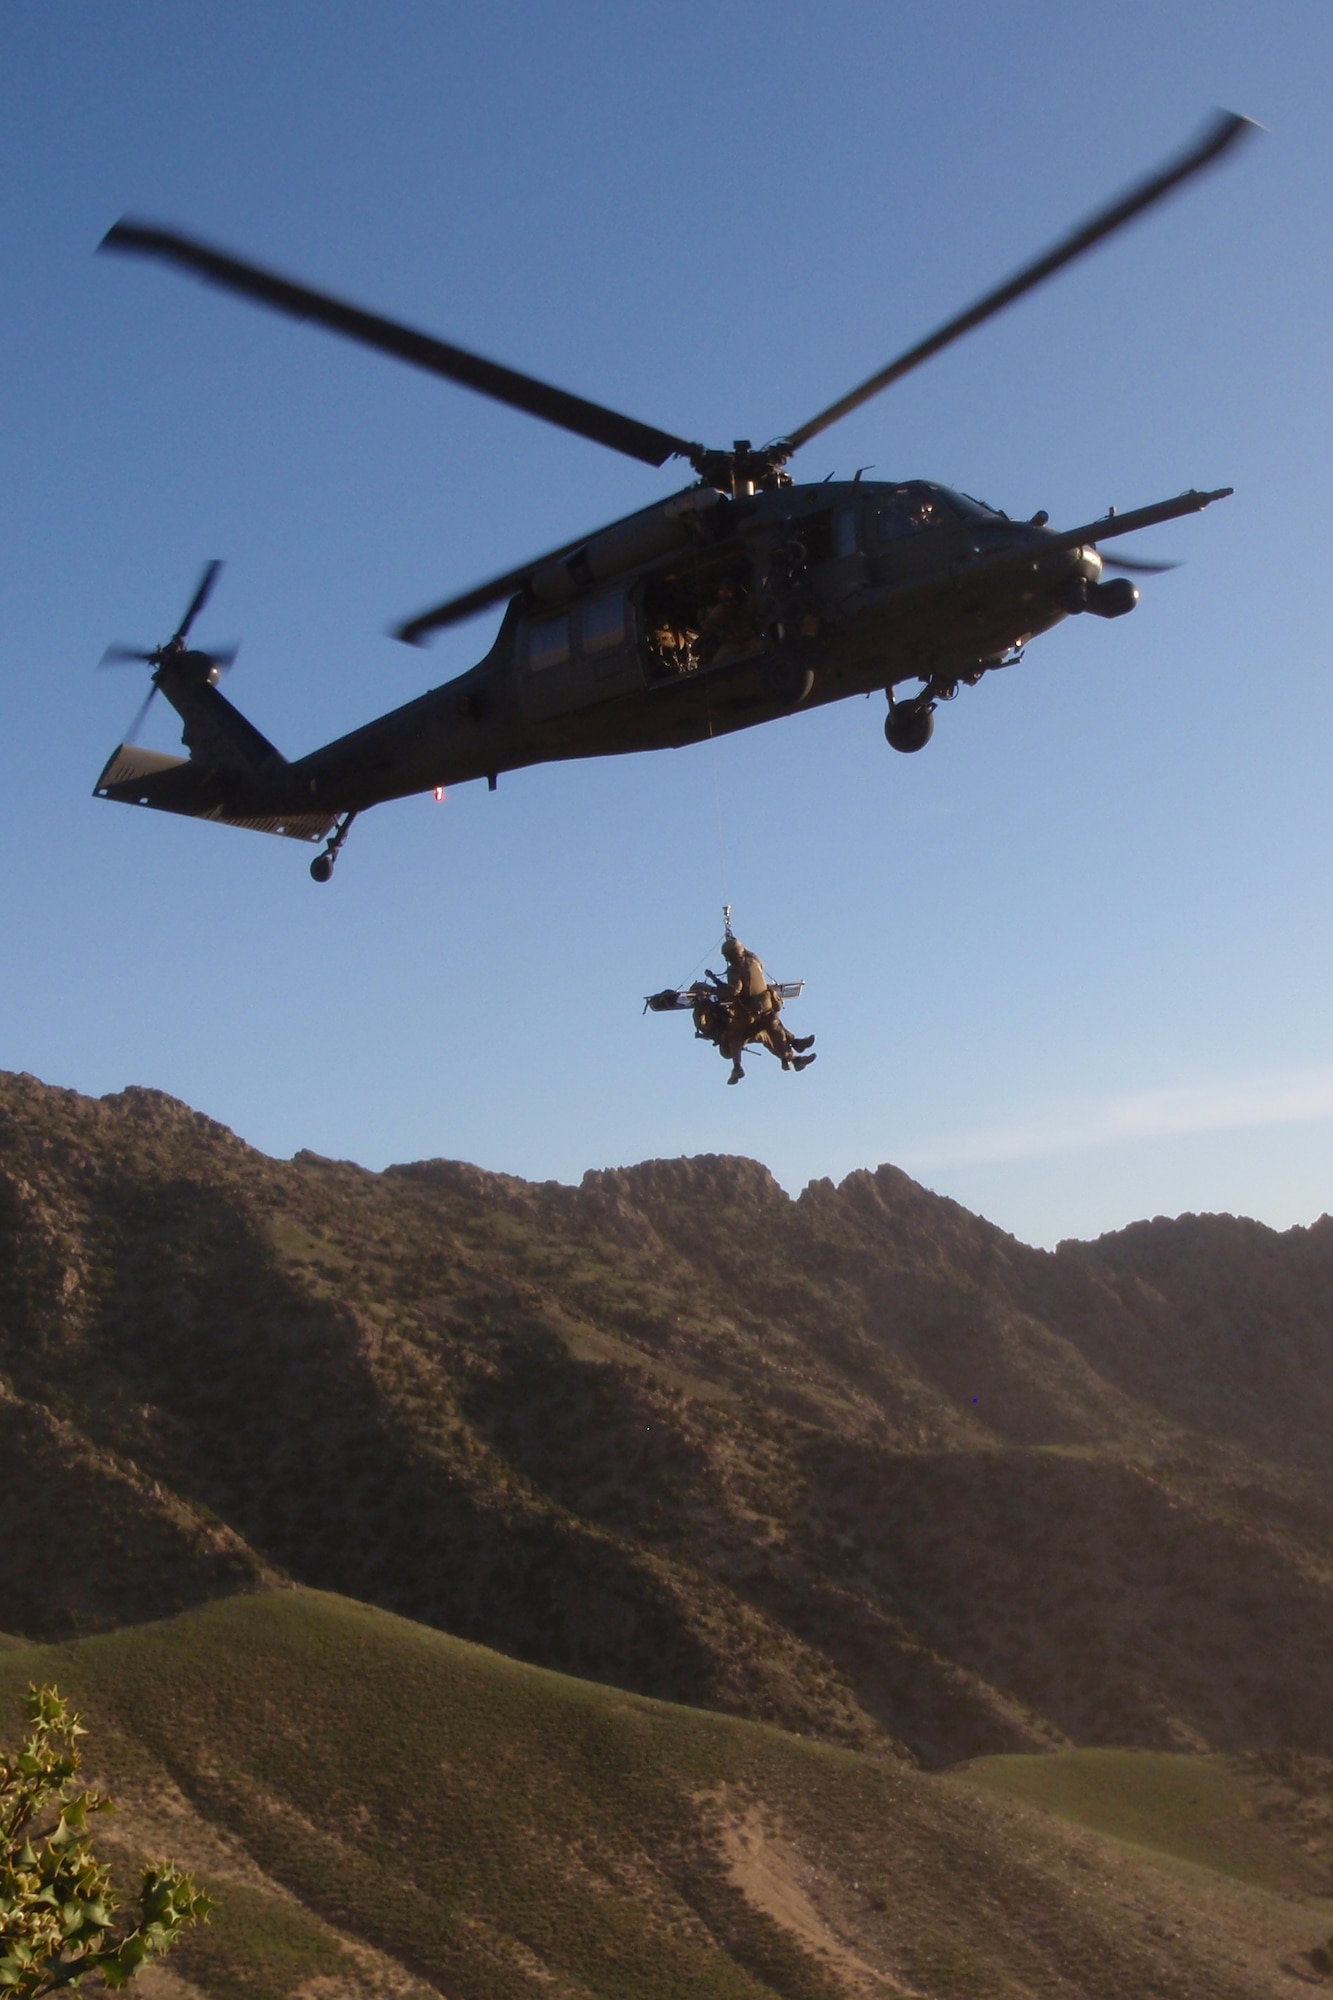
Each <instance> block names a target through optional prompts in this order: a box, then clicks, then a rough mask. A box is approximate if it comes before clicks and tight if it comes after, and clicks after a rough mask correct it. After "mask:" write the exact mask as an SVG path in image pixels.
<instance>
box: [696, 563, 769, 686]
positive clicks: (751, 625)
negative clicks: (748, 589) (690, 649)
mask: <svg viewBox="0 0 1333 2000" xmlns="http://www.w3.org/2000/svg"><path fill="white" fill-rule="evenodd" d="M755 636H756V632H755V622H754V611H753V609H752V607H751V604H750V600H749V598H748V597H747V596H746V594H745V591H744V590H743V589H742V588H741V586H740V584H739V583H736V582H735V581H734V580H732V579H730V578H728V579H727V580H726V581H725V582H723V583H720V584H719V585H718V587H717V596H716V597H715V598H714V599H713V602H712V603H711V604H710V605H709V607H708V609H707V611H705V613H704V615H703V618H702V620H701V621H700V629H699V662H700V665H701V666H705V667H708V666H713V665H715V664H717V663H719V662H721V663H725V662H726V661H727V660H734V659H736V658H737V657H738V656H739V655H740V654H741V653H743V652H744V651H745V649H746V647H747V646H749V645H750V644H751V642H752V641H753V639H754V638H755Z"/></svg>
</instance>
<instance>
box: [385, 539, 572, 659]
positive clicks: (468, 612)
mask: <svg viewBox="0 0 1333 2000" xmlns="http://www.w3.org/2000/svg"><path fill="white" fill-rule="evenodd" d="M588 540H589V537H588V536H587V535H580V536H579V538H578V540H577V541H576V542H563V543H562V544H561V546H560V547H559V548H558V549H550V550H548V551H547V553H546V554H545V555H544V556H534V558H533V560H532V561H531V562H526V563H524V565H523V567H522V569H510V570H506V571H505V573H504V575H503V576H493V577H492V578H491V580H490V582H489V583H479V584H476V585H475V586H474V587H473V588H472V589H471V590H465V591H464V592H463V593H462V595H461V596H459V597H447V598H446V599H445V601H444V603H443V604H436V605H434V606H432V608H431V609H430V610H429V611H418V613H417V615H416V617H415V618H408V619H405V620H404V622H403V623H402V624H401V625H395V626H394V627H393V628H392V631H393V637H394V638H395V639H403V640H405V641H406V643H407V644H408V645H409V646H423V645H424V644H425V642H426V639H427V637H428V636H429V634H430V633H432V632H441V631H443V630H444V628H445V626H446V625H461V624H462V622H463V620H464V619H465V618H471V617H472V616H473V615H474V614H475V613H476V612H478V611H486V610H488V609H489V608H490V606H491V605H492V604H498V603H499V602H500V600H501V599H502V598H505V597H512V596H513V595H514V592H515V591H517V590H522V588H523V586H524V584H525V583H526V582H527V581H528V578H529V577H530V576H532V575H534V574H535V572H536V571H537V570H539V569H545V568H546V565H547V564H548V563H557V562H559V561H561V559H562V558H563V557H565V556H572V555H573V553H574V551H575V549H581V548H582V547H583V546H584V544H585V543H586V542H587V541H588Z"/></svg>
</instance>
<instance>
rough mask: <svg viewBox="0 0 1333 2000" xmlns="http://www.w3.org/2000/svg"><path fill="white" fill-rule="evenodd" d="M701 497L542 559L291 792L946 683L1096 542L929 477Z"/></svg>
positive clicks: (988, 650)
mask: <svg viewBox="0 0 1333 2000" xmlns="http://www.w3.org/2000/svg"><path fill="white" fill-rule="evenodd" d="M705 494H706V498H705ZM705 494H701V492H700V489H698V488H693V489H690V490H689V491H688V492H687V493H685V494H681V495H677V496H676V498H675V499H674V500H669V501H667V502H665V503H661V504H659V505H658V506H657V507H654V508H648V509H644V510H643V511H642V512H641V513H639V514H636V515H631V516H630V517H629V518H628V520H626V521H623V522H618V523H616V524H615V525H614V527H613V528H611V529H608V530H604V531H603V533H602V535H601V536H599V537H596V538H594V539H593V541H592V542H591V543H589V545H588V547H587V549H586V550H581V551H577V552H576V553H575V555H574V556H573V557H570V558H567V559H566V560H565V561H564V562H563V563H560V564H556V565H552V566H551V567H550V569H549V570H548V571H543V572H540V573H539V574H538V575H537V577H535V578H534V579H533V582H532V584H531V585H530V586H529V588H528V590H527V591H526V592H525V593H523V594H522V595H521V596H519V597H516V598H515V599H514V600H513V601H512V602H511V604H510V606H509V608H508V611H507V612H506V614H505V617H504V620H503V623H502V624H501V627H500V631H499V633H498V635H497V637H496V641H495V644H494V645H493V646H492V648H491V650H490V652H489V653H488V654H487V655H486V657H485V658H484V659H483V660H481V661H480V662H479V663H478V665H476V666H475V667H473V668H471V669H470V670H469V671H468V672H467V673H465V674H463V675H461V676H459V677H458V678H457V679H456V680H452V681H449V682H447V683H446V684H445V685H444V686H442V687H438V688H434V689H432V690H431V691H430V692H429V693H428V694H424V695H421V696H420V697H418V698H417V699H416V700H415V701H411V702H408V703H407V704H405V705H404V706H403V707H402V708H399V709H395V710H393V711H392V712H391V713H389V714H387V715H384V716H382V717H380V718H379V719H378V720H377V721H375V722H372V723H370V724H368V725H367V726H366V727H364V728H361V729H357V730H354V731H353V732H352V733H351V734H350V735H348V736H344V737H341V738H339V739H338V740H337V741H336V742H333V743H329V744H327V745H325V746H324V747H323V748H322V749H319V750H316V751H314V752H312V753H311V754H310V755H309V756H307V757H303V758H302V759H300V761H299V762H297V763H294V764H292V765H291V766H290V767H288V770H287V772H286V773H284V783H283V791H284V793H285V794H286V796H287V797H288V798H289V799H290V801H291V804H292V805H293V807H294V806H295V805H296V804H297V803H298V801H299V802H300V803H301V804H303V805H305V806H306V808H307V809H309V806H310V805H311V804H312V803H313V802H315V801H318V802H319V803H320V804H321V805H324V804H327V805H328V807H329V808H330V810H335V811H338V812H346V811H359V810H362V809H364V808H365V807H367V806H370V805H373V804H376V803H378V802H380V801H382V800H385V799H391V798H401V797H405V796H407V795H410V794H412V793H414V792H421V791H427V790H430V789H433V788H436V787H441V786H452V785H458V784H462V783H465V782H467V781H468V780H470V779H475V778H483V777H484V778H494V777H496V776H498V775H499V773H501V772H504V771H513V770H517V769H520V768H522V767H523V766H525V765H530V764H538V763H546V762H550V761H553V760H560V759H569V758H578V757H597V756H612V755H617V754H620V753H624V752H629V751H637V750H660V749H669V748H675V747H678V746H681V745H684V744H689V743H697V742H699V741H701V740H702V739H704V738H706V737H708V736H710V735H711V736H723V735H727V734H729V733H731V732H732V731H735V730H738V729H747V728H750V727H752V726H754V725H755V724H756V723H760V722H766V721H769V720H771V719H772V718H773V717H775V716H777V715H780V714H783V713H788V712H794V711H795V710H796V709H798V708H802V707H805V708H809V707H816V706H819V705H821V704H823V703H826V702H832V701H840V700H843V699H845V698H846V697H847V696H850V695H857V694H859V695H864V694H869V693H872V692H875V691H877V690H887V691H890V692H892V690H893V689H895V688H897V687H899V686H902V685H903V684H905V683H908V682H912V681H919V682H921V683H922V684H923V687H925V688H930V689H933V690H934V692H935V694H936V695H937V696H938V695H941V694H943V695H947V694H949V693H950V692H952V691H953V689H954V688H956V686H957V684H958V682H959V681H960V680H962V681H967V680H973V679H977V678H979V677H980V675H981V674H982V673H984V672H986V671H988V670H990V669H992V668H995V667H999V666H1003V665H1005V664H1007V663H1008V662H1009V661H1010V660H1012V659H1013V658H1014V657H1015V656H1016V654H1017V653H1018V652H1019V651H1020V650H1021V648H1022V647H1023V646H1024V645H1025V644H1026V643H1027V642H1028V640H1030V639H1031V638H1033V637H1035V636H1036V635H1037V634H1038V633H1040V632H1044V631H1047V630H1049V629H1050V627H1051V626H1053V625H1056V624H1058V623H1059V622H1060V620H1061V619H1063V618H1065V617H1068V616H1069V614H1070V612H1071V611H1073V610H1077V609H1082V608H1084V605H1083V604H1082V602H1081V601H1080V595H1081V592H1082V590H1083V589H1084V587H1086V586H1087V585H1089V584H1090V585H1092V586H1093V587H1094V588H1096V587H1097V585H1098V579H1099V578H1100V574H1101V559H1100V557H1099V556H1098V554H1097V552H1096V550H1095V549H1092V548H1075V549H1068V548H1064V547H1061V546H1059V545H1058V543H1057V538H1056V537H1055V536H1053V535H1051V534H1050V533H1049V532H1048V531H1047V530H1046V529H1045V528H1044V527H1041V526H1036V525H1033V524H1031V523H1019V522H1015V521H1010V520H1007V519H1006V518H1005V517H1004V516H1003V515H1000V514H997V513H994V512H992V511H991V510H990V509H988V508H984V507H982V506H981V505H979V504H978V503H977V502H975V501H970V500H967V499H965V498H964V496H962V495H960V494H956V493H951V492H949V491H948V490H947V489H946V488H944V487H940V486H935V485H928V484H926V483H925V482H919V481H915V482H911V483H909V484H905V485H893V486H891V485H887V484H883V483H878V482H876V483H874V484H872V483H869V482H856V483H853V482H845V483H842V484H838V485H834V484H827V485H822V486H808V487H787V488H782V489H779V490H778V491H776V492H770V493H762V492H761V493H757V494H754V495H753V496H747V497H743V498H741V499H738V500H733V499H730V498H728V497H727V496H725V495H722V494H720V493H719V494H707V493H706V490H705ZM701 501H703V503H704V504H700V502H701ZM690 503H692V504H690ZM654 538H655V539H656V540H657V542H658V543H659V545H660V549H659V554H658V557H657V560H656V561H653V560H651V559H648V560H645V561H643V562H642V563H641V565H640V566H639V567H638V568H636V569H635V570H633V571H632V572H628V573H625V572H622V573H621V574H619V575H616V574H614V573H611V574H607V568H608V564H607V560H606V558H607V555H608V554H610V553H612V552H613V551H614V548H615V546H616V545H617V544H619V545H622V546H625V547H632V546H633V544H634V542H635V541H636V540H637V542H638V543H639V544H640V546H641V547H646V546H649V545H651V543H652V541H653V540H654ZM599 542H603V543H607V544H608V545H609V546H608V548H607V549H606V550H604V551H599V549H598V543H599ZM1052 544H1056V545H1055V546H1052ZM599 557H600V560H599ZM599 569H600V570H601V571H602V575H601V577H600V579H599V577H598V574H597V571H598V570H599ZM724 593H731V594H732V595H731V599H730V603H731V607H732V608H731V610H730V615H729V616H728V618H727V619H726V620H725V622H724V621H720V620H717V619H716V618H715V617H714V614H715V610H716V607H717V606H718V604H719V603H725V602H726V598H725V596H724ZM1126 608H1127V607H1126ZM710 618H711V619H713V622H714V623H716V624H718V625H720V627H721V629H722V633H723V636H722V639H721V643H718V644H713V643H711V640H712V637H713V635H712V634H710V632H709V623H710ZM807 682H808V691H807V690H806V683H807Z"/></svg>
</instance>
